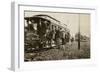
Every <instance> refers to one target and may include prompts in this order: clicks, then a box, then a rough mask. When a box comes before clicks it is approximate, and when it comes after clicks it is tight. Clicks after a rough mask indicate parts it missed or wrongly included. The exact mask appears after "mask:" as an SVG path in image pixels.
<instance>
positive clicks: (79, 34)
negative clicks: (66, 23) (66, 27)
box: [78, 13, 80, 50]
mask: <svg viewBox="0 0 100 73" xmlns="http://www.w3.org/2000/svg"><path fill="white" fill-rule="evenodd" d="M78 18H79V21H78V26H79V27H78V50H80V13H79V14H78Z"/></svg>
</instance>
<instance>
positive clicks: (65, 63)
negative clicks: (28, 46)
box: [11, 2, 97, 71]
mask: <svg viewBox="0 0 100 73" xmlns="http://www.w3.org/2000/svg"><path fill="white" fill-rule="evenodd" d="M24 10H32V11H54V12H63V11H64V12H68V13H89V14H90V15H91V18H90V19H91V20H90V23H91V24H90V25H91V31H90V32H91V46H90V47H91V58H90V59H85V60H84V59H81V60H80V59H77V60H59V61H43V62H41V61H38V62H24V47H23V46H24V45H23V44H24V35H23V34H24V32H23V31H24V19H23V18H24ZM95 32H96V7H92V6H91V7H89V6H76V5H69V6H67V5H66V7H62V6H44V5H33V4H32V3H21V2H12V4H11V70H13V71H20V70H37V69H38V70H39V69H48V68H51V69H53V68H55V67H57V68H68V67H81V66H84V67H85V66H92V65H93V66H95V65H96V59H97V57H96V56H97V54H96V52H97V49H96V48H95V45H94V42H95V39H94V38H95Z"/></svg>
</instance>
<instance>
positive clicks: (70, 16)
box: [24, 11, 90, 37]
mask: <svg viewBox="0 0 100 73" xmlns="http://www.w3.org/2000/svg"><path fill="white" fill-rule="evenodd" d="M38 14H46V15H49V16H51V17H53V18H55V19H57V20H59V21H60V22H61V23H64V24H66V25H67V26H68V27H67V28H68V29H69V30H70V33H71V35H72V36H75V34H76V33H77V32H78V30H79V25H80V32H81V34H82V35H86V36H88V37H90V15H89V14H78V13H59V12H34V11H25V13H24V16H25V17H31V16H34V15H38Z"/></svg>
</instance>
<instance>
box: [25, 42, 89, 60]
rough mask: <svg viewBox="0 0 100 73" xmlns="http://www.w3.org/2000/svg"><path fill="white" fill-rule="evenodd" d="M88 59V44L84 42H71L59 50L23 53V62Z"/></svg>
mask: <svg viewBox="0 0 100 73" xmlns="http://www.w3.org/2000/svg"><path fill="white" fill-rule="evenodd" d="M89 58H90V42H89V41H85V42H81V43H80V50H78V43H77V42H73V43H71V44H66V45H65V46H61V48H60V49H57V48H51V49H44V50H41V51H38V52H31V53H25V55H24V61H25V62H26V61H45V60H68V59H89Z"/></svg>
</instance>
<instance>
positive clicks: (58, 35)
mask: <svg viewBox="0 0 100 73" xmlns="http://www.w3.org/2000/svg"><path fill="white" fill-rule="evenodd" d="M24 19H25V24H26V25H25V27H24V38H25V39H24V47H25V50H26V51H28V50H30V49H31V50H32V49H33V50H35V49H43V48H46V49H48V48H54V47H58V46H59V45H62V44H63V43H66V42H68V41H69V38H70V31H69V29H68V28H67V25H65V24H62V23H61V22H60V21H59V20H57V19H55V18H53V17H51V16H48V15H43V14H40V15H35V16H32V17H25V18H24Z"/></svg>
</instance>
